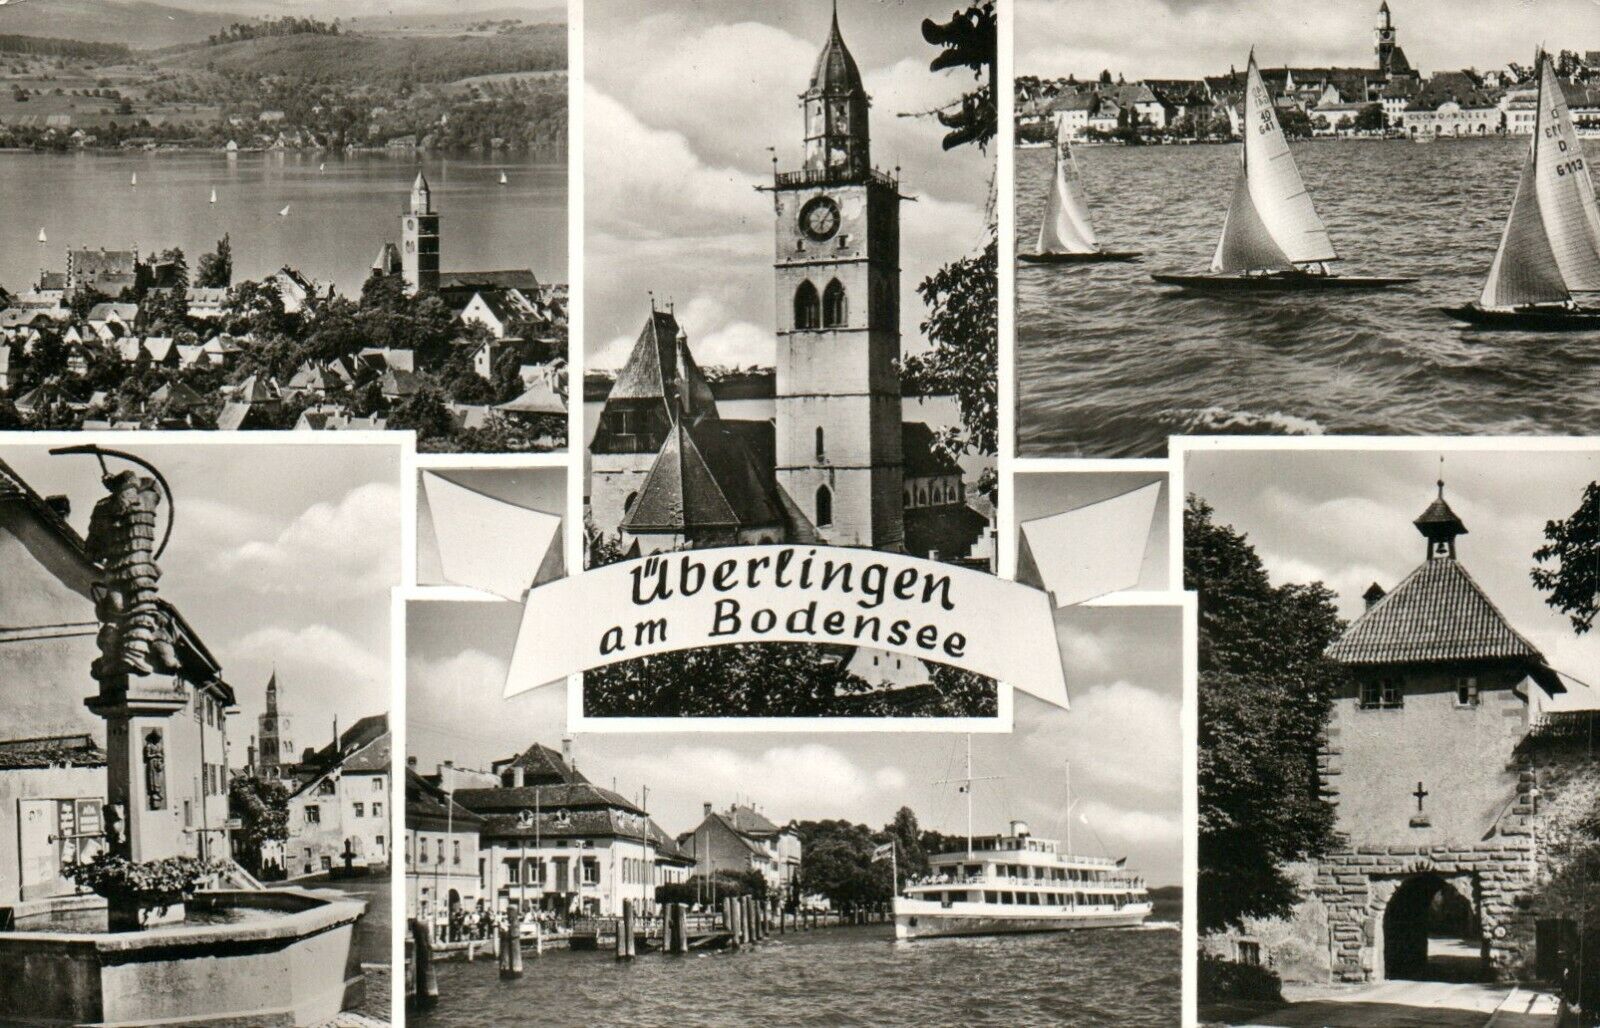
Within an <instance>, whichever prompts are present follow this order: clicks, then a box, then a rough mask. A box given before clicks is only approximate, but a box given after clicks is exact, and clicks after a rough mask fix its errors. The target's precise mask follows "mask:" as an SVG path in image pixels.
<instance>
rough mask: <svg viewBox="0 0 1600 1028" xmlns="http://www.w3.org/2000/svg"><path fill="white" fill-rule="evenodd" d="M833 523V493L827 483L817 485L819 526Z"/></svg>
mask: <svg viewBox="0 0 1600 1028" xmlns="http://www.w3.org/2000/svg"><path fill="white" fill-rule="evenodd" d="M831 524H833V493H832V492H831V491H830V490H829V489H828V487H827V486H825V485H819V486H817V527H818V528H826V527H828V526H829V525H831Z"/></svg>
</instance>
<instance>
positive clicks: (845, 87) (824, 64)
mask: <svg viewBox="0 0 1600 1028" xmlns="http://www.w3.org/2000/svg"><path fill="white" fill-rule="evenodd" d="M865 92H866V88H865V87H864V86H862V84H861V69H860V68H858V67H856V59H855V58H854V57H852V56H851V55H850V48H849V47H847V46H845V45H844V35H843V34H842V33H841V32H840V31H839V5H838V4H837V3H835V4H834V5H833V24H832V25H831V26H830V27H829V29H828V40H827V42H825V43H823V44H822V52H821V53H820V54H818V55H817V65H816V67H815V68H814V69H813V70H812V72H811V88H810V89H809V90H808V91H807V93H808V95H831V96H836V95H841V94H844V95H853V94H856V93H865Z"/></svg>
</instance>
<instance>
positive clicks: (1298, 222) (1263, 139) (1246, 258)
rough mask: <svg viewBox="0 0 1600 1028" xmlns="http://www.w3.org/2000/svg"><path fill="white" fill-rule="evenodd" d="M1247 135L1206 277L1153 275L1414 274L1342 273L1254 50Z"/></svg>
mask: <svg viewBox="0 0 1600 1028" xmlns="http://www.w3.org/2000/svg"><path fill="white" fill-rule="evenodd" d="M1240 128H1241V131H1242V134H1243V137H1244V152H1243V154H1242V155H1241V160H1240V165H1239V176H1238V179H1237V180H1236V181H1235V183H1234V187H1233V202H1232V203H1231V204H1230V206H1229V208H1228V217H1227V220H1226V221H1224V222H1223V224H1222V238H1221V239H1219V240H1218V241H1217V250H1216V253H1215V254H1214V255H1213V256H1212V258H1211V273H1210V274H1207V275H1155V276H1152V277H1153V278H1154V279H1155V280H1156V281H1157V282H1160V283H1162V284H1163V285H1173V286H1185V287H1188V288H1192V289H1203V290H1213V291H1228V292H1233V291H1244V290H1250V291H1258V290H1275V291H1289V290H1301V289H1381V288H1384V287H1387V286H1396V285H1404V284H1406V283H1408V282H1414V281H1416V280H1415V279H1410V278H1371V277H1358V276H1353V275H1351V276H1346V275H1336V274H1334V273H1333V272H1331V271H1329V270H1328V263H1329V262H1330V261H1336V260H1338V259H1339V255H1338V254H1337V253H1335V252H1334V249H1333V241H1332V240H1331V239H1329V238H1328V229H1327V226H1325V225H1323V223H1322V219H1321V218H1320V217H1318V216H1317V209H1316V207H1315V206H1313V205H1312V203H1311V194H1310V193H1308V192H1307V191H1306V185H1305V182H1304V181H1302V180H1301V178H1300V170H1299V169H1298V168H1296V167H1295V163H1294V154H1293V152H1292V151H1290V149H1289V141H1288V140H1287V139H1286V138H1284V135H1283V126H1282V125H1280V124H1279V123H1278V114H1277V111H1275V110H1274V109H1273V102H1272V93H1271V92H1269V91H1268V89H1267V85H1266V83H1265V82H1264V81H1262V78H1261V69H1260V68H1258V67H1257V66H1256V55H1255V51H1251V53H1250V65H1249V69H1248V71H1247V72H1246V77H1245V97H1244V119H1243V122H1242V124H1241V126H1240Z"/></svg>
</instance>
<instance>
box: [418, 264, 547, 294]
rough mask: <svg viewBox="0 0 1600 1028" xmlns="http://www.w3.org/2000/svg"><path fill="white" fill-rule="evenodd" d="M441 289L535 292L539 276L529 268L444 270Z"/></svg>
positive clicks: (440, 278) (440, 274) (441, 277)
mask: <svg viewBox="0 0 1600 1028" xmlns="http://www.w3.org/2000/svg"><path fill="white" fill-rule="evenodd" d="M439 288H440V290H446V289H451V290H466V289H474V290H478V289H520V290H522V291H523V292H525V293H527V292H533V291H536V290H537V289H538V288H539V276H537V275H535V274H534V273H533V272H531V271H529V270H528V269H527V268H509V269H505V270H501V271H442V272H440V273H439Z"/></svg>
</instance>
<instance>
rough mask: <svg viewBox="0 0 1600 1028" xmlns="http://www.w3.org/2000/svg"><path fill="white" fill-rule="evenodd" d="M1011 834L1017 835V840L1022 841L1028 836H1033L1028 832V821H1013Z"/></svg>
mask: <svg viewBox="0 0 1600 1028" xmlns="http://www.w3.org/2000/svg"><path fill="white" fill-rule="evenodd" d="M1011 834H1012V835H1015V836H1016V837H1017V838H1019V839H1021V838H1025V837H1027V836H1029V835H1031V834H1033V833H1032V832H1029V831H1028V822H1026V821H1013V822H1011Z"/></svg>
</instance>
